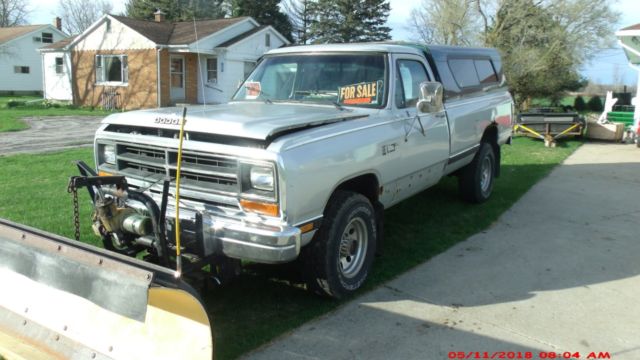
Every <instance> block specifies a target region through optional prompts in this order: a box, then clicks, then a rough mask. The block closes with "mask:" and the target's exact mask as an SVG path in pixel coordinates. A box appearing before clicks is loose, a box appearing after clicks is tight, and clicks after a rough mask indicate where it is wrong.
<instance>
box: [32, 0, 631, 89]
mask: <svg viewBox="0 0 640 360" xmlns="http://www.w3.org/2000/svg"><path fill="white" fill-rule="evenodd" d="M109 1H111V3H112V4H113V12H114V13H120V12H122V11H124V3H125V0H109ZM602 1H611V2H612V7H613V8H614V9H615V10H616V11H618V12H620V13H621V14H622V17H621V20H620V22H619V23H618V24H616V25H615V30H618V29H621V28H624V27H627V26H629V25H634V24H640V0H602ZM30 4H31V9H32V12H31V16H30V20H31V23H32V24H45V23H52V22H53V18H54V17H55V16H56V13H57V4H58V1H57V0H30ZM390 4H391V12H390V13H389V19H388V25H389V27H391V28H392V31H391V36H392V37H393V39H394V40H417V39H415V38H414V37H413V36H412V34H411V31H410V30H409V29H408V28H407V26H408V24H409V18H410V16H411V10H412V9H413V8H414V7H415V6H417V4H419V1H418V0H390ZM581 72H582V74H583V75H584V76H585V77H587V78H588V79H590V80H592V81H594V82H597V83H608V84H613V83H615V82H616V79H622V81H623V82H624V83H625V84H627V85H635V84H636V81H637V79H638V73H637V72H636V71H634V70H632V69H631V68H630V67H629V65H628V63H627V58H626V57H625V55H624V52H623V51H622V49H621V48H620V47H619V46H618V45H617V44H616V45H615V46H614V48H612V49H604V50H602V51H600V52H599V53H598V54H597V55H596V56H595V58H594V59H593V60H592V61H591V62H590V63H589V64H585V66H584V67H583V68H582V69H581Z"/></svg>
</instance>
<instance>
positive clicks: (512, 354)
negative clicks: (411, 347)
mask: <svg viewBox="0 0 640 360" xmlns="http://www.w3.org/2000/svg"><path fill="white" fill-rule="evenodd" d="M447 357H448V358H449V359H611V354H609V352H608V351H592V352H588V353H580V352H577V351H576V352H570V351H565V352H555V351H541V352H532V351H494V352H489V351H468V352H465V351H450V352H449V353H448V356H447Z"/></svg>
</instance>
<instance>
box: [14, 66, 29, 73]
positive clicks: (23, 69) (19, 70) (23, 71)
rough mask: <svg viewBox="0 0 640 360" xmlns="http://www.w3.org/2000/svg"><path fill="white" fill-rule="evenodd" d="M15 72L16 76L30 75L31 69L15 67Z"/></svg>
mask: <svg viewBox="0 0 640 360" xmlns="http://www.w3.org/2000/svg"><path fill="white" fill-rule="evenodd" d="M13 72H14V73H16V74H28V73H29V67H28V66H14V67H13Z"/></svg>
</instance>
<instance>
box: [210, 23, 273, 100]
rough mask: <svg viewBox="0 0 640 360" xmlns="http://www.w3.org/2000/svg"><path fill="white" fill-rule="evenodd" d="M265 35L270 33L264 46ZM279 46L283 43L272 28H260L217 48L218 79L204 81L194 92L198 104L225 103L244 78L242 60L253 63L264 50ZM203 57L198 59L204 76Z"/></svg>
mask: <svg viewBox="0 0 640 360" xmlns="http://www.w3.org/2000/svg"><path fill="white" fill-rule="evenodd" d="M265 34H270V36H271V46H266V45H265ZM283 45H285V43H284V42H283V41H282V40H281V39H280V38H279V37H278V36H277V35H276V33H275V31H273V29H272V28H266V29H265V30H264V31H259V32H257V33H255V34H253V35H251V36H250V37H248V38H246V39H243V40H242V41H240V42H238V43H236V44H233V45H231V46H229V48H227V49H225V50H223V51H220V52H219V55H218V82H217V83H215V84H205V86H204V91H203V90H202V89H200V90H199V91H198V101H199V102H201V103H202V102H207V103H224V102H228V101H229V100H231V97H232V96H233V94H235V91H236V90H237V89H238V86H239V85H240V84H241V83H242V81H244V63H245V62H254V63H255V62H257V61H258V59H259V58H260V57H261V56H262V55H264V53H266V52H267V51H269V50H271V49H276V48H279V47H281V46H283ZM207 57H210V56H201V59H200V68H201V71H202V72H203V74H205V76H206V70H207V60H206V58H207ZM205 82H206V79H205ZM207 85H208V86H207ZM203 94H204V98H203Z"/></svg>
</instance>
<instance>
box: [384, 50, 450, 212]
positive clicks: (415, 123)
mask: <svg viewBox="0 0 640 360" xmlns="http://www.w3.org/2000/svg"><path fill="white" fill-rule="evenodd" d="M393 63H394V68H393V71H394V76H395V87H394V91H393V98H392V99H393V103H394V104H393V109H394V110H393V111H394V112H395V117H396V119H397V121H399V122H400V123H401V124H402V126H401V131H402V134H401V136H402V137H403V139H402V140H401V146H400V148H401V151H400V157H401V159H400V161H401V162H402V169H403V170H402V172H401V175H402V176H401V177H400V178H399V179H398V180H397V182H396V189H395V196H394V199H393V202H397V201H401V200H403V199H405V198H407V197H409V196H411V195H413V194H415V193H418V192H420V191H422V190H424V189H425V188H427V187H429V186H431V185H433V184H435V183H437V182H438V181H439V180H440V177H441V176H442V173H443V170H444V166H445V164H446V161H447V159H448V157H449V126H448V123H447V117H446V114H445V112H444V110H442V111H439V112H436V113H420V112H418V111H417V109H416V104H417V103H418V100H419V99H420V84H421V83H423V82H425V81H434V80H433V72H432V71H430V69H429V67H428V65H427V64H426V63H425V61H424V59H423V58H421V57H419V56H412V55H398V56H395V57H394V61H393Z"/></svg>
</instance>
